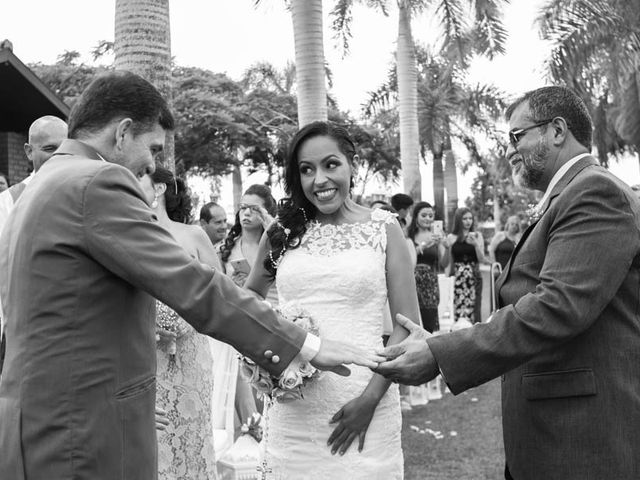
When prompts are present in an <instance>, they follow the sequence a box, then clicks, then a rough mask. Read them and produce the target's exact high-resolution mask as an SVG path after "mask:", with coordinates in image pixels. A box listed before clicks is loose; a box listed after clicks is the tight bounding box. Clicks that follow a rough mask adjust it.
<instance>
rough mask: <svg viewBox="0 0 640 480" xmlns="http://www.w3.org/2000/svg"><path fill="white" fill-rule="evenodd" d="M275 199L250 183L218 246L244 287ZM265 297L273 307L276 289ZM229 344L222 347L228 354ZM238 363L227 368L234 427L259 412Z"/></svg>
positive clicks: (233, 276)
mask: <svg viewBox="0 0 640 480" xmlns="http://www.w3.org/2000/svg"><path fill="white" fill-rule="evenodd" d="M275 211H276V201H275V199H274V198H273V196H272V195H271V189H270V188H269V187H267V186H266V185H259V184H256V185H251V186H250V187H249V188H247V190H246V191H245V192H244V195H242V198H241V199H240V206H239V208H238V212H237V213H236V220H235V223H234V225H233V227H231V230H229V233H228V235H227V238H226V239H225V240H224V242H223V243H222V246H221V247H220V259H221V260H222V267H223V269H224V271H225V272H226V274H227V275H228V276H229V277H231V279H232V280H233V281H234V282H235V283H236V285H238V286H240V287H242V286H244V283H245V281H246V280H247V277H248V276H249V273H250V272H251V269H252V268H253V266H254V264H255V262H256V256H257V254H258V245H259V243H260V239H261V238H262V234H263V233H264V231H265V229H267V228H268V227H269V225H271V222H273V216H274V215H275V213H276V212H275ZM265 300H267V301H268V302H269V303H270V304H271V305H272V306H273V307H274V308H275V307H277V306H278V292H277V291H276V289H275V287H274V288H272V289H271V290H269V294H268V295H267V298H266V299H265ZM231 350H233V349H232V347H230V346H229V347H227V348H225V351H226V352H227V353H228V352H229V351H231ZM235 356H237V354H236V355H235ZM238 367H239V366H238V362H237V361H236V362H234V363H233V365H231V366H230V368H234V369H235V370H236V375H237V382H236V395H235V409H236V429H237V428H239V427H240V426H241V425H242V424H243V423H245V422H247V420H249V418H250V417H251V415H253V413H254V412H256V411H262V408H261V402H260V401H259V400H257V398H256V396H255V394H254V392H253V391H252V389H251V387H250V386H249V383H248V382H247V379H246V378H244V377H243V376H242V375H240V370H239V368H238Z"/></svg>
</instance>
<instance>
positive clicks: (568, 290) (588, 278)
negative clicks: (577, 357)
mask: <svg viewBox="0 0 640 480" xmlns="http://www.w3.org/2000/svg"><path fill="white" fill-rule="evenodd" d="M561 195H562V197H563V200H562V201H563V202H564V203H563V204H562V205H561V206H559V207H558V208H557V210H556V217H555V218H554V219H553V221H552V223H551V226H550V228H549V230H548V232H547V242H548V243H547V249H546V256H545V258H544V262H543V265H542V269H541V271H540V274H539V283H538V285H537V287H536V289H535V291H534V292H531V293H526V294H525V295H523V296H522V297H521V298H520V300H518V302H517V303H515V304H514V305H508V306H506V307H504V308H502V309H500V310H498V311H497V312H495V313H494V314H493V316H492V320H491V322H489V323H485V324H479V325H475V326H474V327H473V328H469V329H466V330H460V331H458V332H454V333H451V334H448V335H442V336H438V337H432V338H430V339H429V340H428V341H427V342H428V344H429V347H430V349H431V351H432V352H433V354H434V356H435V358H436V361H437V362H438V365H439V366H440V369H441V372H442V373H443V376H444V378H446V381H447V384H448V385H449V387H450V389H451V391H452V392H453V393H460V392H462V391H464V390H466V389H468V388H471V387H474V386H477V385H480V384H482V383H484V382H486V381H488V380H491V379H493V378H496V377H497V376H499V375H501V374H503V373H506V372H508V371H509V370H511V369H513V368H515V367H517V366H518V365H521V364H523V363H525V362H527V361H529V360H531V359H532V358H534V357H535V356H536V355H537V354H540V353H541V352H544V351H547V350H550V349H553V348H558V347H559V346H561V345H562V344H564V343H566V342H569V341H570V340H572V339H573V338H575V337H576V336H578V335H580V333H582V332H584V331H585V330H587V329H588V328H589V327H590V326H591V325H592V324H593V323H594V322H595V321H596V320H597V319H598V317H599V316H600V315H601V313H602V311H603V310H604V309H605V307H606V306H607V305H608V304H609V303H610V302H611V301H612V299H613V298H614V296H615V295H616V293H617V292H618V290H619V289H620V287H621V285H622V282H623V281H624V279H625V277H626V276H627V274H628V272H629V269H630V268H631V264H632V262H633V260H634V257H635V256H636V255H637V254H638V245H639V235H638V227H637V223H636V222H637V220H636V218H635V216H634V213H633V212H632V209H631V207H630V204H629V201H628V199H627V198H626V197H625V195H624V193H623V192H622V191H621V190H620V189H619V188H618V187H617V186H616V185H615V184H614V183H613V182H612V181H611V180H610V179H607V178H606V177H604V176H595V177H594V176H588V177H587V178H586V180H584V179H583V180H581V179H576V181H574V182H572V183H571V184H569V185H568V186H567V187H566V191H565V192H563V193H562V194H561ZM557 201H561V199H560V198H558V199H557Z"/></svg>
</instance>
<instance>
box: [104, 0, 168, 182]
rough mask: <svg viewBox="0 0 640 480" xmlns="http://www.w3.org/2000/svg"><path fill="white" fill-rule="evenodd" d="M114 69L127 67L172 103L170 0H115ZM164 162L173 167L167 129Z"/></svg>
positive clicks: (126, 68)
mask: <svg viewBox="0 0 640 480" xmlns="http://www.w3.org/2000/svg"><path fill="white" fill-rule="evenodd" d="M113 48H114V53H115V62H114V66H115V68H116V70H128V71H130V72H133V73H136V74H138V75H140V76H141V77H143V78H145V79H147V80H148V81H149V82H151V83H152V84H153V85H154V86H155V87H156V88H157V89H158V91H159V92H160V93H161V94H162V96H163V97H164V98H165V99H167V101H168V102H169V103H171V34H170V25H169V0H116V15H115V38H114V45H113ZM164 162H165V164H166V165H167V166H168V167H169V168H170V169H171V170H175V164H174V138H173V133H167V138H166V141H165V151H164Z"/></svg>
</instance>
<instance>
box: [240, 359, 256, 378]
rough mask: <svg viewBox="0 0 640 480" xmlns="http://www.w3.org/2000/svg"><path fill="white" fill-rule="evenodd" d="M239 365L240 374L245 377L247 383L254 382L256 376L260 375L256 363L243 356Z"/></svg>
mask: <svg viewBox="0 0 640 480" xmlns="http://www.w3.org/2000/svg"><path fill="white" fill-rule="evenodd" d="M240 366H241V369H242V374H243V375H244V376H245V377H246V379H247V381H248V382H249V383H254V382H256V381H257V380H258V377H259V375H260V367H259V366H258V365H256V364H255V363H253V362H252V361H251V360H249V359H246V358H245V360H244V361H243V362H242V363H241V365H240Z"/></svg>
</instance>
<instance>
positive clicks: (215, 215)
mask: <svg viewBox="0 0 640 480" xmlns="http://www.w3.org/2000/svg"><path fill="white" fill-rule="evenodd" d="M200 226H201V227H202V228H203V229H204V231H205V232H206V234H207V235H208V237H209V240H211V243H212V244H213V245H214V247H219V245H220V242H222V241H223V240H224V238H225V237H226V236H227V212H225V211H224V208H222V207H221V206H220V205H218V204H217V203H215V202H209V203H206V204H205V205H204V206H203V207H202V208H201V209H200Z"/></svg>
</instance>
